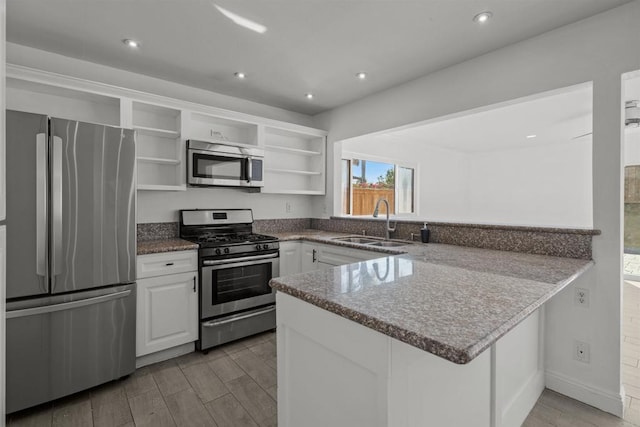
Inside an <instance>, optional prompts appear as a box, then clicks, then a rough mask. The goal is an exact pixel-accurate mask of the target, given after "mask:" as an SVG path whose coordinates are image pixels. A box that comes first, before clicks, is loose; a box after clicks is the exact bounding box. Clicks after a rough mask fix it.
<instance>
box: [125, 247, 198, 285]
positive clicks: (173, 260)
mask: <svg viewBox="0 0 640 427" xmlns="http://www.w3.org/2000/svg"><path fill="white" fill-rule="evenodd" d="M137 266H138V274H137V278H138V279H143V278H145V277H155V276H163V275H165V274H175V273H186V272H189V271H197V270H198V251H179V252H166V253H160V254H149V255H138V259H137Z"/></svg>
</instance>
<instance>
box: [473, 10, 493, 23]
mask: <svg viewBox="0 0 640 427" xmlns="http://www.w3.org/2000/svg"><path fill="white" fill-rule="evenodd" d="M492 16H493V13H491V12H489V11H486V12H480V13H479V14H477V15H476V16H474V17H473V22H477V23H478V24H484V23H485V22H487V21H488V20H489V19H490V18H491V17H492Z"/></svg>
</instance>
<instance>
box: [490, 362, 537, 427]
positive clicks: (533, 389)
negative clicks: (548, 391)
mask: <svg viewBox="0 0 640 427" xmlns="http://www.w3.org/2000/svg"><path fill="white" fill-rule="evenodd" d="M544 387H545V385H544V373H543V372H542V371H537V372H536V373H535V374H534V375H532V376H531V378H530V379H529V381H527V382H526V383H524V384H523V385H522V387H521V388H520V390H518V392H517V393H516V394H515V396H514V397H513V399H511V400H510V401H509V402H508V403H507V404H506V405H504V409H503V410H502V419H501V422H500V424H499V425H501V426H505V427H507V426H520V425H522V423H523V422H524V420H525V419H526V418H527V415H529V412H531V410H532V409H533V407H534V406H535V405H536V402H537V401H538V398H539V397H540V395H541V394H542V392H543V391H544Z"/></svg>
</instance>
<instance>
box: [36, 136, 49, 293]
mask: <svg viewBox="0 0 640 427" xmlns="http://www.w3.org/2000/svg"><path fill="white" fill-rule="evenodd" d="M36 274H37V275H38V276H42V277H44V278H45V281H44V283H45V286H46V276H47V135H46V134H44V133H39V134H37V135H36ZM45 292H46V289H45Z"/></svg>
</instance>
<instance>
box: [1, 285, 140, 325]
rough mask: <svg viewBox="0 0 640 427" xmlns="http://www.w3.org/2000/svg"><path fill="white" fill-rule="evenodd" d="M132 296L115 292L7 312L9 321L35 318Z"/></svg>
mask: <svg viewBox="0 0 640 427" xmlns="http://www.w3.org/2000/svg"><path fill="white" fill-rule="evenodd" d="M130 294H131V290H130V289H127V290H126V291H121V292H115V293H113V294H107V295H100V296H99V297H93V298H86V299H81V300H78V301H70V302H63V303H60V304H53V305H45V306H41V307H33V308H23V309H21V310H13V311H7V319H14V318H17V317H26V316H35V315H38V314H46V313H55V312H56V311H62V310H72V309H75V308H80V307H86V306H88V305H94V304H100V303H103V302H107V301H113V300H116V299H120V298H125V297H127V296H129V295H130Z"/></svg>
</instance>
